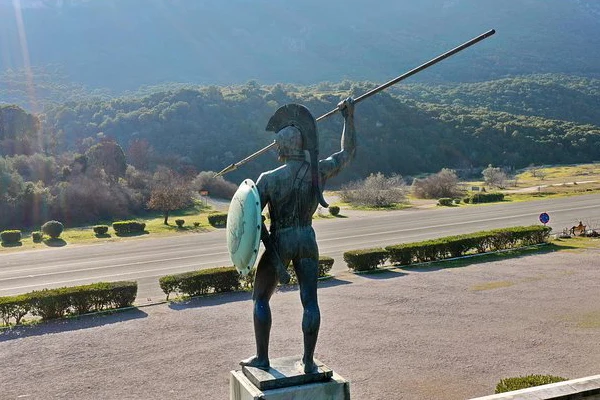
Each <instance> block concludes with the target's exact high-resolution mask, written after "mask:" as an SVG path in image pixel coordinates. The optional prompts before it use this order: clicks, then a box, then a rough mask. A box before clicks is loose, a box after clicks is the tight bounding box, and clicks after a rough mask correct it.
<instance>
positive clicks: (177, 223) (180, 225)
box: [175, 219, 185, 228]
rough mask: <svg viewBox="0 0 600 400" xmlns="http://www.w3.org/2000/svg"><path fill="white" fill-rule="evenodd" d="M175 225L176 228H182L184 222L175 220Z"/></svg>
mask: <svg viewBox="0 0 600 400" xmlns="http://www.w3.org/2000/svg"><path fill="white" fill-rule="evenodd" d="M175 224H176V225H177V227H178V228H183V224H185V220H183V219H176V220H175Z"/></svg>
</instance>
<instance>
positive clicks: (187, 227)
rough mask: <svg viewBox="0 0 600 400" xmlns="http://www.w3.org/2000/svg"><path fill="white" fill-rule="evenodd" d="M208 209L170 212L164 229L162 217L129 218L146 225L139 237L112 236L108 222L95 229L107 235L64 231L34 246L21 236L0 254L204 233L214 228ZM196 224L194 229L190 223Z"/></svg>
mask: <svg viewBox="0 0 600 400" xmlns="http://www.w3.org/2000/svg"><path fill="white" fill-rule="evenodd" d="M213 212H215V211H212V210H211V209H210V208H209V207H205V206H203V205H202V204H200V203H197V204H195V205H194V206H193V207H190V208H188V209H186V210H179V211H172V212H171V213H169V220H168V225H165V224H164V223H163V222H164V217H163V216H162V215H160V214H158V213H157V214H153V215H150V216H149V217H146V218H130V219H135V220H137V221H140V222H145V223H146V232H145V233H142V234H132V235H123V236H120V235H116V234H115V231H114V230H113V229H112V227H111V225H112V222H116V220H115V221H110V222H107V221H105V222H102V223H98V225H108V226H109V229H108V233H107V234H105V235H98V236H97V235H96V234H95V233H94V231H93V229H92V228H93V226H81V227H73V228H66V229H65V230H64V231H63V233H62V234H61V235H60V238H59V239H58V240H49V239H45V240H43V241H42V242H39V243H35V242H34V241H33V239H32V237H31V232H22V236H23V239H22V240H21V242H20V243H19V244H16V245H12V246H6V245H0V253H1V252H7V251H14V250H30V249H40V248H47V247H62V246H65V245H67V244H69V245H72V244H81V243H86V244H89V243H102V242H114V241H119V240H129V239H132V238H136V237H144V236H145V237H149V236H151V237H157V236H161V235H173V234H185V233H193V232H207V231H210V230H213V229H214V228H213V227H212V226H211V225H210V224H209V223H208V215H209V214H210V213H213ZM176 219H183V220H184V221H185V223H184V225H183V227H182V228H179V227H178V226H177V224H176V223H175V220H176ZM195 222H196V223H198V226H195V225H194V223H195Z"/></svg>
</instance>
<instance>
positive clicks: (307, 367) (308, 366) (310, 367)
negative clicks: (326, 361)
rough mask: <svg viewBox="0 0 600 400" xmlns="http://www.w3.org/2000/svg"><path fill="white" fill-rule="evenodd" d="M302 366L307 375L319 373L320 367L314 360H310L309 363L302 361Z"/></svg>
mask: <svg viewBox="0 0 600 400" xmlns="http://www.w3.org/2000/svg"><path fill="white" fill-rule="evenodd" d="M301 365H302V366H303V370H304V373H305V374H315V373H317V372H319V367H317V364H315V362H314V361H313V360H310V361H308V362H306V361H304V360H302V362H301Z"/></svg>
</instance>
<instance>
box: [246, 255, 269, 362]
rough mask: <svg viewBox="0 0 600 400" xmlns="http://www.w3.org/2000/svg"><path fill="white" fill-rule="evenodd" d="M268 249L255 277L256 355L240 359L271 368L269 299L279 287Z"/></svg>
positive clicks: (253, 297)
mask: <svg viewBox="0 0 600 400" xmlns="http://www.w3.org/2000/svg"><path fill="white" fill-rule="evenodd" d="M271 257H272V255H271V254H270V253H269V252H268V251H267V252H265V253H264V254H263V256H262V257H261V259H260V261H259V263H258V267H257V269H256V277H255V278H254V291H253V293H252V299H253V300H254V337H255V339H256V356H253V357H250V358H248V359H246V360H242V361H240V365H246V366H250V367H256V368H260V369H263V370H265V371H266V370H268V369H269V335H270V333H271V321H272V320H271V307H270V306H269V300H270V299H271V296H272V295H273V292H275V288H276V287H277V270H276V267H275V264H274V263H273V261H272V258H271Z"/></svg>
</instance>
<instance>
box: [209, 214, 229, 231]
mask: <svg viewBox="0 0 600 400" xmlns="http://www.w3.org/2000/svg"><path fill="white" fill-rule="evenodd" d="M208 223H209V224H211V225H212V226H214V227H215V228H223V227H225V226H226V225H227V213H213V214H208Z"/></svg>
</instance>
